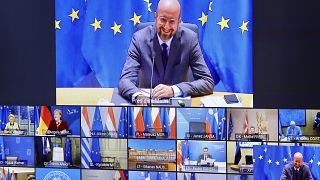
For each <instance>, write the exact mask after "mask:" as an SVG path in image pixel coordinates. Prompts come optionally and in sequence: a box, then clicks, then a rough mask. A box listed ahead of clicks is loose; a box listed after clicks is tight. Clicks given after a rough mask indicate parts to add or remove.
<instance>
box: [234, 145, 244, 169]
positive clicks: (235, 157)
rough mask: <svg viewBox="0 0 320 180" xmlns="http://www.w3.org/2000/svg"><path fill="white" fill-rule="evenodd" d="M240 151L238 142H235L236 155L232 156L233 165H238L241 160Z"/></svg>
mask: <svg viewBox="0 0 320 180" xmlns="http://www.w3.org/2000/svg"><path fill="white" fill-rule="evenodd" d="M241 156H242V155H241V149H240V144H239V142H238V141H237V142H236V153H235V156H234V162H233V163H234V164H239V162H240V160H241Z"/></svg>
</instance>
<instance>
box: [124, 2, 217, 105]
mask: <svg viewBox="0 0 320 180" xmlns="http://www.w3.org/2000/svg"><path fill="white" fill-rule="evenodd" d="M154 16H155V25H151V26H148V27H146V28H144V29H142V30H140V31H138V32H136V33H134V34H133V37H132V40H131V44H130V47H129V50H128V56H127V59H126V62H125V64H124V67H123V70H122V74H121V77H120V81H119V93H120V94H121V95H122V96H123V97H125V98H126V99H128V100H130V101H132V102H133V103H137V104H145V102H148V100H149V97H148V96H145V95H143V93H142V92H141V90H140V89H139V88H151V87H152V88H153V91H152V94H151V95H152V98H155V99H162V98H170V97H185V96H201V95H207V94H211V93H212V92H213V80H212V77H211V75H210V72H209V69H208V67H207V65H206V63H205V61H204V59H203V55H202V52H201V49H200V45H199V42H198V37H197V34H196V33H195V32H193V31H192V30H190V29H188V28H185V27H182V26H180V23H181V17H180V4H179V2H178V1H177V0H161V1H160V2H159V4H158V7H157V12H155V14H154ZM189 67H190V68H191V70H192V74H193V78H194V81H191V82H189V79H188V69H189ZM151 82H152V86H151ZM141 102H142V103H141Z"/></svg>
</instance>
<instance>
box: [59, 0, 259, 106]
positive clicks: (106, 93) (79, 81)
mask: <svg viewBox="0 0 320 180" xmlns="http://www.w3.org/2000/svg"><path fill="white" fill-rule="evenodd" d="M168 3H169V4H167V3H166V2H161V1H159V0H154V1H147V0H145V1H140V0H139V1H130V2H128V1H126V0H120V1H108V0H98V1H88V2H86V1H84V2H78V1H76V0H72V1H68V2H65V1H63V0H57V1H55V7H56V8H55V32H56V103H57V104H58V105H94V106H97V105H110V106H114V105H116V106H123V105H124V106H126V105H165V106H176V107H181V106H182V107H191V106H192V107H199V106H206V107H252V106H253V58H252V32H253V25H252V23H253V20H252V1H251V0H248V1H241V0H236V1H234V0H225V1H217V2H214V3H213V1H210V0H202V1H198V0H190V1H170V2H168ZM172 8H173V9H172ZM169 10H170V13H166V12H169ZM171 10H172V11H171Z"/></svg>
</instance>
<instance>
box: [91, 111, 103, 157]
mask: <svg viewBox="0 0 320 180" xmlns="http://www.w3.org/2000/svg"><path fill="white" fill-rule="evenodd" d="M102 130H103V125H102V120H101V115H100V109H99V107H96V110H95V112H94V119H93V122H92V131H102ZM90 157H91V160H92V162H93V163H96V162H101V154H100V142H99V138H92V144H91V156H90Z"/></svg>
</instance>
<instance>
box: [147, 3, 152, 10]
mask: <svg viewBox="0 0 320 180" xmlns="http://www.w3.org/2000/svg"><path fill="white" fill-rule="evenodd" d="M151 4H152V3H149V2H148V11H149V12H152V10H151Z"/></svg>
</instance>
